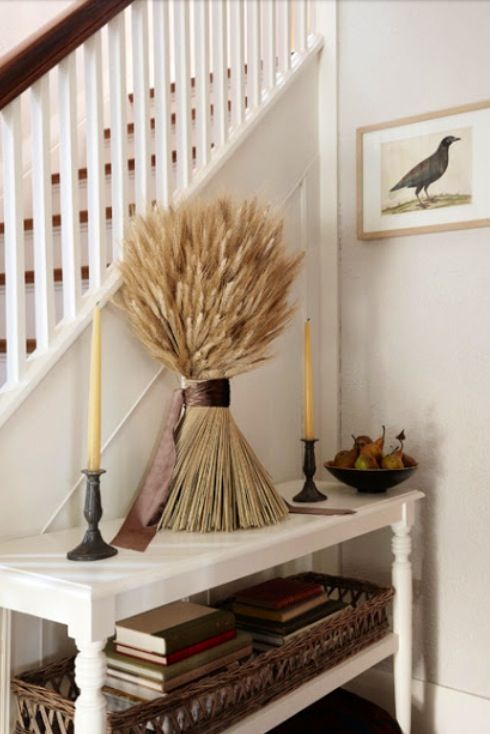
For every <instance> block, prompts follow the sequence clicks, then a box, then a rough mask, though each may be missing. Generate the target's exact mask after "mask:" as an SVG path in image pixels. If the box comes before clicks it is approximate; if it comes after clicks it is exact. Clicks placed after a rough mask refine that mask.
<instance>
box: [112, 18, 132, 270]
mask: <svg viewBox="0 0 490 734" xmlns="http://www.w3.org/2000/svg"><path fill="white" fill-rule="evenodd" d="M108 30H109V85H110V99H111V105H110V107H111V188H112V259H113V260H119V258H120V256H121V244H122V241H123V239H124V234H125V229H126V225H127V222H128V155H127V139H128V132H127V114H126V106H127V93H126V34H125V25H124V13H119V15H116V17H115V18H113V19H112V20H111V22H110V23H109V25H108Z"/></svg>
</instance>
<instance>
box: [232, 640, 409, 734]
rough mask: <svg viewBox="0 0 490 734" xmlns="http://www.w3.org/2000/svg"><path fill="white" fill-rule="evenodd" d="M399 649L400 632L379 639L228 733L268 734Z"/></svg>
mask: <svg viewBox="0 0 490 734" xmlns="http://www.w3.org/2000/svg"><path fill="white" fill-rule="evenodd" d="M397 649H398V638H397V635H395V634H393V633H391V634H388V635H387V636H386V637H384V638H383V639H382V640H379V642H375V643H373V644H372V645H369V647H367V648H366V649H365V650H361V652H358V653H357V654H356V655H352V657H350V658H349V659H348V660H345V661H344V662H343V663H339V665H336V666H335V668H331V669H330V670H327V671H325V672H324V673H320V675H318V676H316V678H312V679H311V680H309V681H308V682H307V683H305V684H304V685H303V686H301V687H300V688H296V689H295V690H294V691H290V692H289V693H288V694H287V695H286V696H284V697H283V698H280V699H278V700H277V701H273V702H272V703H270V704H267V705H266V706H264V707H263V708H262V709H260V711H256V712H255V713H254V714H251V715H250V716H247V717H246V718H245V719H243V720H242V721H240V722H239V723H237V724H234V725H233V726H231V727H229V728H228V729H227V730H226V734H251V732H253V734H264V733H265V732H267V731H269V729H272V728H273V727H274V726H277V725H278V724H280V723H281V722H283V721H286V719H289V718H290V717H291V716H293V715H294V714H295V713H297V712H298V711H300V710H301V709H304V708H306V706H309V705H310V704H312V703H314V702H315V701H318V699H320V698H322V696H326V695H327V694H328V693H330V692H331V691H333V690H335V689H336V688H339V686H342V685H344V684H345V683H347V682H348V681H350V680H352V678H355V677H356V676H358V675H360V674H361V673H364V671H366V670H369V668H371V667H372V666H373V665H376V664H377V663H379V662H381V660H384V659H385V658H387V657H389V656H390V655H393V654H394V653H395V652H396V651H397Z"/></svg>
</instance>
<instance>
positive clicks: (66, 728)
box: [12, 573, 394, 734]
mask: <svg viewBox="0 0 490 734" xmlns="http://www.w3.org/2000/svg"><path fill="white" fill-rule="evenodd" d="M298 578H301V579H304V580H308V581H319V582H320V583H322V584H323V586H324V587H325V590H326V591H327V593H328V594H329V596H332V597H333V598H340V599H341V600H342V601H345V602H347V603H349V604H351V605H352V606H353V608H352V609H345V610H344V611H342V612H340V613H339V614H337V615H335V616H333V617H332V618H331V619H328V618H327V619H326V620H325V621H324V622H323V623H320V624H318V625H316V626H314V627H313V628H310V629H308V631H305V632H304V633H300V634H298V635H297V636H295V637H294V638H293V639H292V640H290V641H289V642H287V643H286V644H284V645H282V646H281V647H278V648H274V649H272V650H269V651H268V652H265V653H261V654H257V655H255V656H253V657H251V658H249V659H248V660H246V661H245V662H241V663H234V664H233V665H231V666H229V667H228V668H227V669H225V670H223V671H221V672H220V673H217V674H214V675H210V676H207V677H205V678H202V679H201V680H199V681H196V682H195V683H192V684H190V685H188V686H185V687H184V688H181V689H178V690H176V691H174V692H172V693H170V694H169V695H168V696H165V697H163V698H158V699H155V700H153V701H149V702H145V703H141V704H135V705H134V706H132V707H131V708H130V709H128V710H126V711H124V712H119V713H112V714H108V715H107V734H150V733H151V734H153V733H154V732H157V734H183V733H184V732H185V734H218V732H222V731H224V730H225V729H226V728H227V727H229V726H231V725H232V724H233V723H235V722H236V721H239V720H240V719H242V718H244V717H245V716H247V715H249V714H251V713H252V712H253V711H256V710H258V709H260V708H262V707H263V706H264V705H265V704H267V703H269V702H270V701H273V700H275V699H277V698H280V697H281V696H283V695H285V694H286V693H288V692H289V691H291V690H293V689H294V688H297V687H298V686H300V685H302V684H303V683H305V682H306V681H308V680H310V679H311V678H314V677H315V676H316V675H318V674H319V673H321V672H322V671H324V670H327V669H328V668H331V667H333V666H334V665H337V664H338V663H340V662H342V661H343V660H345V659H346V658H348V657H350V656H351V655H354V654H355V653H357V652H359V651H360V650H361V649H363V648H364V647H366V646H367V645H369V644H371V643H373V642H375V641H376V640H379V639H381V638H382V637H384V636H385V634H386V633H387V631H388V626H389V625H388V609H387V607H388V604H389V602H390V601H391V599H392V598H393V594H394V591H393V589H392V588H381V587H379V586H376V585H374V584H371V583H368V582H365V581H357V580H354V579H346V578H340V577H336V576H324V575H320V574H315V573H307V574H300V575H299V576H298ZM73 662H74V661H73V658H67V659H65V660H61V661H59V662H57V663H53V664H51V665H48V666H46V667H44V668H42V669H40V670H37V671H32V672H29V673H24V674H23V675H22V676H21V677H20V678H17V679H14V680H13V682H12V688H13V692H14V694H15V696H16V701H17V724H16V729H15V731H16V734H74V729H73V718H74V711H75V707H74V701H75V698H76V696H77V694H78V690H77V688H76V685H75V682H74V670H73V668H74V665H73Z"/></svg>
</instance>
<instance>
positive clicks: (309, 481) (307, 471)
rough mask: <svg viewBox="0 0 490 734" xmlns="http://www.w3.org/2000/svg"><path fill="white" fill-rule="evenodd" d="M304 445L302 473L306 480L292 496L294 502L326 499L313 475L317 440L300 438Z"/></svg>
mask: <svg viewBox="0 0 490 734" xmlns="http://www.w3.org/2000/svg"><path fill="white" fill-rule="evenodd" d="M301 440H302V441H303V443H304V445H305V458H304V462H303V474H304V475H305V477H306V481H305V483H304V484H303V489H302V490H301V492H300V493H299V494H297V495H296V496H295V497H293V501H294V502H321V501H322V500H326V499H327V495H326V494H322V493H321V492H320V491H319V489H318V488H317V486H316V484H315V482H314V481H313V477H314V476H315V472H316V461H315V443H316V442H317V441H318V439H317V438H302V439H301Z"/></svg>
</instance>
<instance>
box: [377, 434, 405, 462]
mask: <svg viewBox="0 0 490 734" xmlns="http://www.w3.org/2000/svg"><path fill="white" fill-rule="evenodd" d="M397 439H398V440H399V442H400V445H399V447H398V448H397V449H394V450H393V451H392V452H391V454H387V455H386V456H383V459H382V460H381V468H382V469H403V468H404V467H405V465H404V463H403V442H404V440H405V432H404V431H402V432H401V433H399V434H398V436H397Z"/></svg>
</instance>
